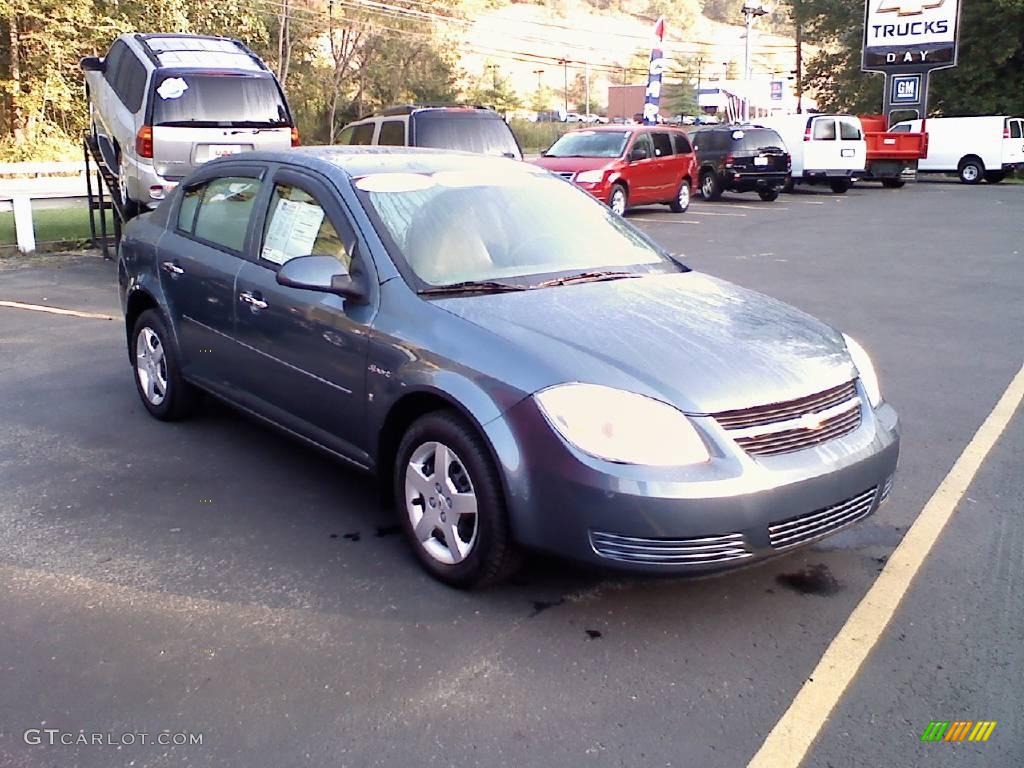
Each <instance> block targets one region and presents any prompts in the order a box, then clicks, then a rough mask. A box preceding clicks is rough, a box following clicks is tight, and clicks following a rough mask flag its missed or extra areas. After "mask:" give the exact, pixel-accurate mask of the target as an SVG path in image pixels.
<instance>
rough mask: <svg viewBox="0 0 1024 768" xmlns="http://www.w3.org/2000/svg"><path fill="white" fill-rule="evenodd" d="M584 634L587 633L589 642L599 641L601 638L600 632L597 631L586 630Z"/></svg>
mask: <svg viewBox="0 0 1024 768" xmlns="http://www.w3.org/2000/svg"><path fill="white" fill-rule="evenodd" d="M584 632H586V633H587V639H588V640H597V639H598V638H599V637H601V633H600V632H598V631H597V630H596V629H586V630H584Z"/></svg>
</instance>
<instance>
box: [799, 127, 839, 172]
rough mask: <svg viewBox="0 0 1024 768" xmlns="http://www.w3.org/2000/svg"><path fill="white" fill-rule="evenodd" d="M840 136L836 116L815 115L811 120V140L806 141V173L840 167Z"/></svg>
mask: <svg viewBox="0 0 1024 768" xmlns="http://www.w3.org/2000/svg"><path fill="white" fill-rule="evenodd" d="M838 161H839V136H838V134H837V132H836V119H835V118H834V117H831V116H830V117H815V118H813V119H812V120H811V133H810V141H805V142H804V163H803V172H804V175H805V176H807V175H812V174H814V173H816V172H821V171H825V170H829V169H832V168H838V167H839V165H838Z"/></svg>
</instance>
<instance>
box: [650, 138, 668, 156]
mask: <svg viewBox="0 0 1024 768" xmlns="http://www.w3.org/2000/svg"><path fill="white" fill-rule="evenodd" d="M651 139H652V140H653V141H654V156H655V157H668V156H669V155H671V154H672V139H670V138H669V135H668V134H667V133H652V134H651Z"/></svg>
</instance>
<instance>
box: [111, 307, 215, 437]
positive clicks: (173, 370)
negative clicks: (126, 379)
mask: <svg viewBox="0 0 1024 768" xmlns="http://www.w3.org/2000/svg"><path fill="white" fill-rule="evenodd" d="M128 350H129V354H130V355H131V361H132V370H133V371H134V378H135V388H136V389H137V390H138V393H139V397H140V398H141V399H142V404H143V405H144V406H145V407H146V410H147V411H149V414H150V415H151V416H152V417H153V418H155V419H159V420H160V421H178V420H180V419H184V418H186V417H187V416H189V415H190V414H191V413H192V411H193V410H195V405H196V402H197V400H198V399H199V393H198V390H196V388H195V387H193V386H192V385H191V384H189V383H188V382H187V381H185V380H184V379H183V378H182V376H181V362H180V361H181V355H180V354H179V353H178V347H177V345H176V343H175V341H174V337H173V336H172V335H171V333H170V329H169V328H168V326H167V322H166V321H165V320H164V316H163V315H162V314H161V313H160V312H158V311H157V310H155V309H147V310H146V311H145V312H143V313H142V314H141V315H139V318H138V320H136V321H135V327H134V328H133V329H132V338H131V344H130V345H129V347H128ZM140 356H141V357H140Z"/></svg>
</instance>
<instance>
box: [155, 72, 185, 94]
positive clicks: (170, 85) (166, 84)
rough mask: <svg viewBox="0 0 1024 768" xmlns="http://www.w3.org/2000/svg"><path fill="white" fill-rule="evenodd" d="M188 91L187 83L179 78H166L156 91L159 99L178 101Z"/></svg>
mask: <svg viewBox="0 0 1024 768" xmlns="http://www.w3.org/2000/svg"><path fill="white" fill-rule="evenodd" d="M187 90H188V83H186V82H185V81H184V80H182V79H181V78H180V77H168V78H167V79H166V80H164V81H163V82H162V83H160V87H159V88H157V89H156V92H157V94H159V96H160V98H161V99H180V98H181V97H182V96H184V95H185V91H187Z"/></svg>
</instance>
